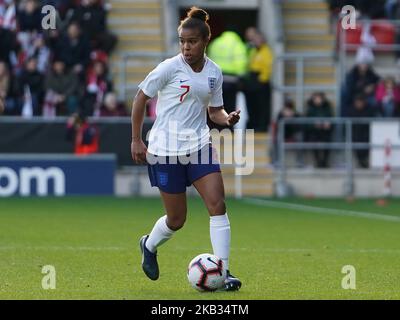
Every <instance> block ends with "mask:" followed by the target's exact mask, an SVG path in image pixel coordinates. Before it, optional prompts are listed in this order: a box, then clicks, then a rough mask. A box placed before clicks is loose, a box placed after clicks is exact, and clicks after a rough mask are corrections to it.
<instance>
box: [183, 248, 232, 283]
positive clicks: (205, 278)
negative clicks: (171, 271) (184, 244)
mask: <svg viewBox="0 0 400 320" xmlns="http://www.w3.org/2000/svg"><path fill="white" fill-rule="evenodd" d="M187 277H188V280H189V283H190V284H191V285H192V287H193V288H195V289H196V290H198V291H215V290H218V289H220V288H222V287H223V285H224V281H225V279H226V268H225V266H224V263H223V261H222V260H221V259H220V258H218V257H217V256H215V255H213V254H209V253H203V254H199V255H198V256H197V257H195V258H193V260H192V261H190V263H189V267H188V272H187Z"/></svg>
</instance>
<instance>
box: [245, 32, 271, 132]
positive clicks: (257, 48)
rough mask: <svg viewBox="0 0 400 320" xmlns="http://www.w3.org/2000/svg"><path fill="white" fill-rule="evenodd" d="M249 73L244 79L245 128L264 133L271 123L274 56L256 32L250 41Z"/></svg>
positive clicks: (261, 36) (260, 35)
mask: <svg viewBox="0 0 400 320" xmlns="http://www.w3.org/2000/svg"><path fill="white" fill-rule="evenodd" d="M252 42H253V45H254V48H252V49H251V50H250V57H249V72H248V75H247V77H246V89H245V94H246V105H247V109H248V114H249V121H248V123H247V128H249V129H254V130H255V131H260V132H265V131H267V130H268V128H269V124H270V121H271V84H270V80H271V75H272V69H273V60H274V56H273V53H272V50H271V49H270V48H269V46H268V45H267V43H266V41H265V38H264V36H263V35H262V34H261V33H260V32H258V33H256V34H255V35H254V37H253V39H252Z"/></svg>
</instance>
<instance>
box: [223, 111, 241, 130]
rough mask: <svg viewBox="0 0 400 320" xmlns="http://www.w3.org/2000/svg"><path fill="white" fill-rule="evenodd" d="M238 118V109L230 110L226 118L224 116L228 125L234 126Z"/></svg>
mask: <svg viewBox="0 0 400 320" xmlns="http://www.w3.org/2000/svg"><path fill="white" fill-rule="evenodd" d="M239 120H240V110H238V111H234V112H231V113H230V114H229V115H228V118H226V123H227V124H228V126H230V127H231V126H234V125H235V124H236V123H238V122H239Z"/></svg>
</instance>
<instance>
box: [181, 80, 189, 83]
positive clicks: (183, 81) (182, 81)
mask: <svg viewBox="0 0 400 320" xmlns="http://www.w3.org/2000/svg"><path fill="white" fill-rule="evenodd" d="M188 81H189V79H188V80H180V83H185V82H188Z"/></svg>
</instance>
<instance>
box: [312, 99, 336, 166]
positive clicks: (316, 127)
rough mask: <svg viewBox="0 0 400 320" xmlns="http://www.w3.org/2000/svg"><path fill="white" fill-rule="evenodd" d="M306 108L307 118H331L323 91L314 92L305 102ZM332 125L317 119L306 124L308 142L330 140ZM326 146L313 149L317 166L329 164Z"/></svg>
mask: <svg viewBox="0 0 400 320" xmlns="http://www.w3.org/2000/svg"><path fill="white" fill-rule="evenodd" d="M307 105H308V109H307V113H306V116H307V117H309V118H331V117H332V116H333V114H332V106H331V104H330V102H329V101H328V100H327V98H326V96H325V94H324V93H323V92H316V93H314V94H313V95H312V96H311V98H310V99H309V100H308V102H307ZM331 136H332V125H331V123H330V122H329V121H317V122H315V123H313V124H312V125H309V126H308V130H307V140H308V141H309V142H321V143H326V142H330V141H331ZM329 153H330V150H329V149H328V148H326V149H325V148H323V149H315V150H313V154H314V158H315V163H316V166H317V167H318V168H327V167H328V166H329Z"/></svg>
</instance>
